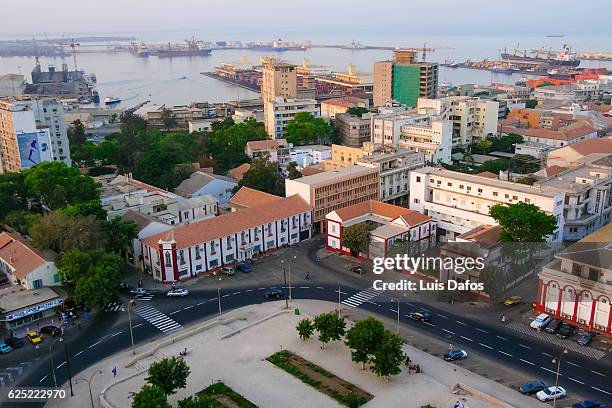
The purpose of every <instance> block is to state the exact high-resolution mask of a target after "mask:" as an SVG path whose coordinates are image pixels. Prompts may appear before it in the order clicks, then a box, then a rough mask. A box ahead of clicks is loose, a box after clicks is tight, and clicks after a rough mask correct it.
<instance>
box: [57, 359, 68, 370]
mask: <svg viewBox="0 0 612 408" xmlns="http://www.w3.org/2000/svg"><path fill="white" fill-rule="evenodd" d="M64 364H66V362H65V361H64V362H63V363H62V364H60V365H58V366H57V367H55V369H56V370H59V369H60V368H61V367H62V366H63V365H64Z"/></svg>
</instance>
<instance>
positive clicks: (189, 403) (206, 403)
mask: <svg viewBox="0 0 612 408" xmlns="http://www.w3.org/2000/svg"><path fill="white" fill-rule="evenodd" d="M217 407H219V403H218V401H216V400H215V401H213V400H212V399H211V398H210V397H208V396H205V395H197V394H196V395H195V396H194V395H191V396H189V397H187V398H184V399H182V400H180V401H179V402H178V408H217Z"/></svg>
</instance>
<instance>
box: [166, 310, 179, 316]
mask: <svg viewBox="0 0 612 408" xmlns="http://www.w3.org/2000/svg"><path fill="white" fill-rule="evenodd" d="M178 312H180V310H175V311H174V312H170V313H168V316H170V315H173V314H175V313H178Z"/></svg>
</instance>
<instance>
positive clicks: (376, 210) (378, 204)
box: [336, 200, 410, 221]
mask: <svg viewBox="0 0 612 408" xmlns="http://www.w3.org/2000/svg"><path fill="white" fill-rule="evenodd" d="M409 212H410V210H409V209H407V208H404V207H398V206H397V205H392V204H387V203H383V202H382V201H377V200H368V201H363V202H361V203H358V204H354V205H351V206H349V207H344V208H341V209H339V210H336V214H338V217H340V219H341V220H342V221H349V220H352V219H354V218H357V217H361V216H363V215H367V214H374V215H378V216H380V217H384V218H388V219H390V220H394V219H396V218H398V217H400V216H402V215H407V214H408V213H409Z"/></svg>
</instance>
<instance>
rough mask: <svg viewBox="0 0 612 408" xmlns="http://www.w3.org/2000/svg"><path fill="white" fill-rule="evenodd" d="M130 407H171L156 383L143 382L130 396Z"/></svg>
mask: <svg viewBox="0 0 612 408" xmlns="http://www.w3.org/2000/svg"><path fill="white" fill-rule="evenodd" d="M132 408H172V406H171V405H170V404H169V403H168V397H167V396H166V394H164V391H163V390H162V389H161V388H160V387H158V386H156V385H148V384H145V385H143V386H142V388H141V389H140V391H139V392H137V393H136V394H134V397H133V398H132Z"/></svg>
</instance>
